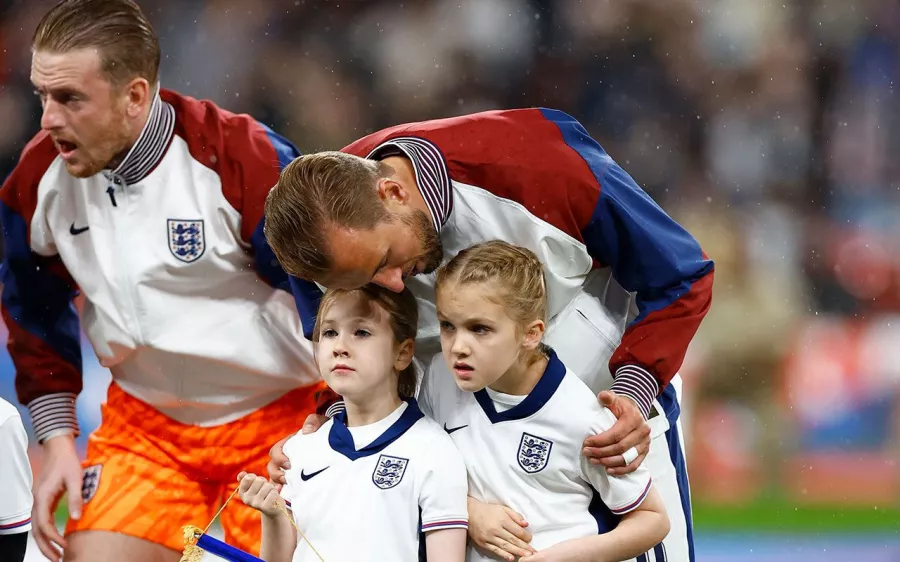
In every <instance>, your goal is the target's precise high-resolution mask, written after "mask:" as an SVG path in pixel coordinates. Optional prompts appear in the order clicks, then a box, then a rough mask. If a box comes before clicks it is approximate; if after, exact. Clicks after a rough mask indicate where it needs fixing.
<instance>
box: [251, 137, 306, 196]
mask: <svg viewBox="0 0 900 562" xmlns="http://www.w3.org/2000/svg"><path fill="white" fill-rule="evenodd" d="M257 123H259V121H257ZM259 126H260V127H262V128H263V129H265V131H266V135H268V137H269V142H271V143H272V148H274V149H275V153H276V154H277V155H278V166H279V168H280V169H282V170H283V169H284V167H285V166H287V165H288V164H290V163H291V162H293V160H294V158H297V157H298V156H300V150H299V149H298V148H297V147H296V146H294V145H293V144H292V143H291V141H289V140H287V139H286V138H284V137H283V136H281V135H279V134H278V133H276V132H275V131H273V130H272V129H271V128H269V127H267V126H266V125H264V124H262V123H259ZM272 187H274V186H272Z"/></svg>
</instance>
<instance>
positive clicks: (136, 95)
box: [124, 78, 153, 118]
mask: <svg viewBox="0 0 900 562" xmlns="http://www.w3.org/2000/svg"><path fill="white" fill-rule="evenodd" d="M150 90H151V88H150V83H149V82H147V79H146V78H135V79H133V80H132V81H131V82H129V83H128V84H126V85H125V89H124V93H125V96H126V97H127V98H128V100H127V103H128V105H127V106H126V107H125V111H126V113H127V114H128V116H129V117H131V118H136V117H138V116H140V115H141V113H142V111H143V110H144V107H145V106H146V105H147V104H149V103H152V102H153V100H152V99H150V95H151V93H152V92H151V91H150Z"/></svg>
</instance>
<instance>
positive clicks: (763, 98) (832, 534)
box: [0, 0, 900, 562]
mask: <svg viewBox="0 0 900 562" xmlns="http://www.w3.org/2000/svg"><path fill="white" fill-rule="evenodd" d="M51 4H52V3H51V2H47V1H44V0H27V1H26V0H2V1H0V46H2V49H0V124H2V126H0V177H5V175H6V174H7V173H8V172H9V171H10V170H11V169H12V167H13V166H14V164H15V162H16V159H17V156H18V153H19V151H20V150H21V148H22V147H23V145H24V143H25V142H26V141H27V139H28V138H29V136H30V135H31V134H33V132H34V131H36V130H37V128H38V122H39V104H38V101H37V99H36V98H35V97H33V96H32V94H31V85H30V83H29V79H28V72H29V62H30V57H29V41H30V38H31V33H32V31H33V29H34V26H35V24H36V22H37V20H38V18H39V17H40V15H41V14H42V13H43V12H44V11H45V10H46V9H47V8H48V7H49V6H50V5H51ZM141 4H142V5H143V7H144V9H145V10H146V11H147V12H148V13H149V14H150V15H151V19H152V20H153V21H154V22H155V25H156V28H157V32H158V33H159V35H160V36H161V39H162V46H163V51H164V60H163V72H162V81H163V85H164V86H165V87H168V88H173V89H177V90H180V91H181V92H183V93H187V94H190V95H193V96H196V97H202V98H210V99H212V100H214V101H216V102H218V103H220V104H221V105H223V106H224V107H226V108H228V109H230V110H232V111H237V112H249V113H251V114H253V115H254V116H256V117H257V118H258V119H260V120H261V121H263V122H265V123H267V124H269V125H271V126H273V127H274V128H275V129H276V130H278V131H280V132H281V133H283V134H285V135H287V136H288V137H289V138H290V139H291V140H293V141H294V142H295V143H296V144H297V145H298V146H299V147H300V148H301V150H303V151H304V152H309V151H315V150H320V149H336V148H340V147H342V146H344V145H345V144H347V143H349V142H350V141H352V140H354V139H356V138H357V137H359V136H362V135H364V134H366V133H368V132H371V131H373V130H376V129H378V128H380V127H384V126H388V125H392V124H396V123H401V122H406V121H411V120H420V119H429V118H436V117H446V116H452V115H458V114H462V113H468V112H473V111H478V110H483V109H491V108H500V107H521V106H535V105H539V106H545V107H553V108H558V109H561V110H564V111H566V112H568V113H571V114H572V115H574V116H576V117H577V118H578V119H579V120H580V121H581V122H582V123H583V124H584V125H585V126H586V127H587V128H588V129H589V130H590V132H591V133H592V134H593V135H594V137H595V138H596V139H597V140H599V141H600V143H601V144H602V145H603V146H604V147H605V148H606V149H607V151H608V152H609V153H610V154H611V155H612V156H613V157H614V158H616V160H618V161H619V162H620V163H621V164H622V165H623V167H625V169H626V170H628V171H629V172H630V173H631V174H632V175H633V176H634V177H635V179H636V180H637V181H638V182H639V183H640V184H641V185H642V186H644V188H645V189H646V190H647V191H648V192H649V193H650V194H651V195H652V196H653V197H654V198H655V199H656V201H658V202H659V203H660V204H661V205H662V206H663V207H664V208H665V209H666V210H667V211H669V212H670V213H671V214H672V215H673V216H675V217H676V218H678V219H679V220H680V221H682V222H683V224H684V225H685V226H687V227H688V228H689V229H690V230H691V232H693V234H694V235H695V236H696V237H697V238H698V239H699V240H700V242H701V244H702V245H703V246H704V248H705V250H706V251H707V253H708V254H710V255H711V256H712V257H713V258H714V259H715V261H716V268H717V275H716V284H715V294H714V301H713V307H712V310H711V312H710V313H709V315H708V317H707V318H706V320H705V322H704V324H703V326H702V328H701V330H700V332H699V334H698V335H697V337H696V339H695V341H694V342H693V345H692V347H691V349H690V352H689V355H688V358H687V361H686V363H685V365H684V368H683V370H682V374H683V375H684V379H685V383H686V392H687V404H686V408H685V409H684V411H685V417H684V423H685V430H686V434H687V446H688V449H689V469H690V471H691V484H692V487H693V497H694V502H695V511H694V515H695V525H696V537H697V550H698V560H700V561H703V562H738V561H750V560H754V561H757V560H767V561H776V562H781V561H787V560H791V561H793V560H795V559H799V558H801V557H802V558H804V559H814V560H817V561H827V562H838V561H841V562H852V561H857V560H866V561H869V562H882V561H883V562H887V561H897V560H900V532H898V526H900V468H898V464H897V460H898V456H900V439H898V429H900V408H898V405H900V246H898V245H897V244H896V243H892V242H891V240H895V241H896V240H897V239H898V235H900V222H898V221H897V219H896V217H897V216H900V215H898V213H900V158H898V157H897V155H898V154H900V127H898V121H900V99H898V96H897V95H896V93H895V88H896V81H897V79H898V71H900V1H898V0H778V1H774V0H431V1H429V0H404V1H402V2H399V1H381V0H377V1H376V0H370V1H362V0H359V1H353V0H344V1H340V2H338V1H311V0H305V1H304V0H299V1H295V0H145V1H143V2H141ZM892 155H893V156H892ZM550 187H552V186H548V188H550ZM0 335H2V336H3V337H5V332H3V333H2V334H0ZM84 355H85V358H86V366H85V390H84V392H83V393H82V395H81V397H80V398H79V402H78V412H79V418H80V422H81V427H82V431H83V433H82V437H81V438H80V439H79V443H80V444H81V446H83V445H84V442H85V436H86V435H87V433H89V431H90V430H92V429H93V428H94V427H96V425H97V424H98V421H99V404H100V403H101V402H102V401H103V399H104V396H105V392H104V391H105V388H106V384H107V382H108V377H109V375H108V373H107V372H106V371H105V370H104V369H102V368H100V367H99V365H98V364H97V363H96V361H95V360H94V355H93V352H92V351H91V350H90V347H89V346H88V345H87V344H85V346H84ZM0 396H3V397H5V398H7V399H8V400H11V401H13V402H15V393H14V389H13V369H12V365H11V363H10V361H9V358H8V356H7V355H3V356H2V357H0ZM23 412H24V409H23ZM35 453H36V454H35V456H34V461H35V468H36V470H40V456H39V454H37V453H39V451H37V450H36V451H35ZM195 523H200V522H195ZM30 556H31V558H29V559H32V558H33V559H34V560H38V559H39V556H38V553H37V551H36V549H32V550H31V555H30Z"/></svg>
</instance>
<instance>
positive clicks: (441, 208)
mask: <svg viewBox="0 0 900 562" xmlns="http://www.w3.org/2000/svg"><path fill="white" fill-rule="evenodd" d="M401 155H402V156H406V157H407V158H409V160H410V162H412V165H413V169H414V170H415V172H416V184H417V185H418V187H419V191H420V192H421V193H422V198H423V199H424V200H425V204H426V205H427V206H428V210H429V211H431V220H432V221H433V222H434V228H435V230H437V231H438V232H440V231H441V227H442V226H444V224H445V223H446V222H447V219H448V218H450V211H451V210H453V193H452V191H451V190H450V174H449V172H448V171H447V163H446V162H445V161H444V155H443V154H442V153H441V150H440V149H439V148H438V147H437V146H435V144H434V143H432V142H430V141H427V140H425V139H423V138H419V137H397V138H394V139H391V140H389V141H386V142H383V143H381V144H380V145H378V146H377V147H376V148H375V150H373V151H372V152H370V153H369V155H368V156H366V158H368V159H370V160H383V159H384V158H387V157H388V156H401Z"/></svg>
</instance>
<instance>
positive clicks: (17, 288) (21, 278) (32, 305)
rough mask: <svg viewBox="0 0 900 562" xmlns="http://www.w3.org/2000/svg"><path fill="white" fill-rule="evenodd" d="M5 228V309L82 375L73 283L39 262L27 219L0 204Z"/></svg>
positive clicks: (1, 277) (0, 276)
mask: <svg viewBox="0 0 900 562" xmlns="http://www.w3.org/2000/svg"><path fill="white" fill-rule="evenodd" d="M0 224H2V225H3V243H4V254H3V265H2V268H0V282H2V284H3V294H2V297H0V298H2V300H3V306H4V307H5V308H6V310H7V311H8V312H9V315H10V316H11V317H12V319H13V320H14V321H15V322H16V324H18V325H19V326H20V327H21V328H23V329H25V330H27V331H28V332H30V333H31V334H33V335H35V336H37V337H38V338H40V339H41V340H43V341H44V342H46V343H47V344H48V345H49V346H50V347H51V348H52V349H53V350H54V351H55V352H56V353H57V354H59V357H60V358H62V359H63V360H64V361H66V362H67V363H70V364H71V365H72V366H73V367H75V369H76V370H77V371H78V372H79V373H80V372H81V341H80V337H81V336H80V334H81V332H80V327H79V324H78V312H77V310H76V309H75V304H74V303H73V302H72V299H73V298H75V295H76V294H77V291H74V290H73V289H72V288H71V287H70V286H69V283H68V282H67V281H66V280H64V279H61V278H60V277H58V276H57V275H54V274H53V273H52V272H51V271H50V268H49V267H41V264H39V263H36V260H35V254H33V253H32V252H31V248H29V246H28V226H27V225H26V223H25V219H23V218H22V217H21V216H19V215H18V213H16V212H15V211H13V210H12V209H10V208H9V207H7V206H6V205H4V204H3V203H0Z"/></svg>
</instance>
